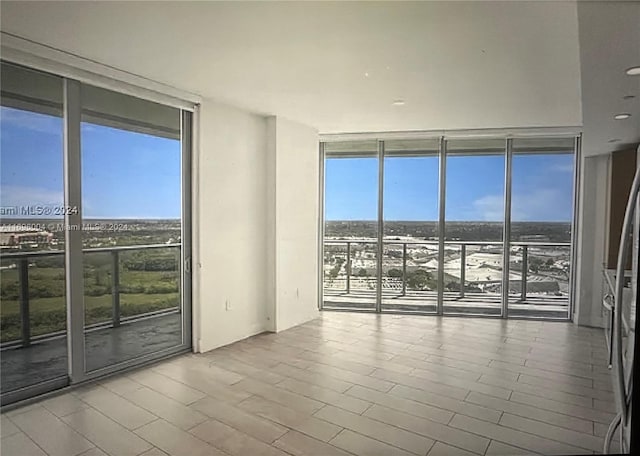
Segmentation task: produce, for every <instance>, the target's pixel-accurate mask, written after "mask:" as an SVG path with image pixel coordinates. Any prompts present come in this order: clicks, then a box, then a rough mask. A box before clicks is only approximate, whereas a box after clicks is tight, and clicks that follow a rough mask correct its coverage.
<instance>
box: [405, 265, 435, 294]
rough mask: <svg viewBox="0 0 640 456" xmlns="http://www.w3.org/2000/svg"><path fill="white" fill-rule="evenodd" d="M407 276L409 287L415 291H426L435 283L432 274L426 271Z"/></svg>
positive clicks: (420, 270)
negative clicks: (431, 283) (430, 284)
mask: <svg viewBox="0 0 640 456" xmlns="http://www.w3.org/2000/svg"><path fill="white" fill-rule="evenodd" d="M407 276H408V277H407V286H408V287H409V288H412V289H414V290H424V289H426V288H427V287H428V285H429V283H430V282H432V281H433V277H432V275H431V273H430V272H428V271H425V270H424V269H418V270H417V271H415V272H413V273H411V274H407Z"/></svg>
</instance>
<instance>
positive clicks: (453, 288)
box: [446, 281, 460, 291]
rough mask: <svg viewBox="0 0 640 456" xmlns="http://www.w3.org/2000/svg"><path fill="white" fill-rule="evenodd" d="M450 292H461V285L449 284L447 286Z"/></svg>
mask: <svg viewBox="0 0 640 456" xmlns="http://www.w3.org/2000/svg"><path fill="white" fill-rule="evenodd" d="M446 288H447V290H449V291H460V284H459V283H458V282H453V281H452V282H449V283H448V284H447V286H446Z"/></svg>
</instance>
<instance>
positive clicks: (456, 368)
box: [1, 312, 615, 456]
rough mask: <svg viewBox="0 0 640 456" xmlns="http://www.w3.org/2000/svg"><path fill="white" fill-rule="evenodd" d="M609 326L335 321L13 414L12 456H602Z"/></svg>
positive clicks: (329, 318) (329, 317)
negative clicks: (606, 328) (599, 455)
mask: <svg viewBox="0 0 640 456" xmlns="http://www.w3.org/2000/svg"><path fill="white" fill-rule="evenodd" d="M603 337H604V336H603V332H602V330H598V329H592V328H585V327H577V326H575V325H573V324H570V323H557V322H541V321H523V320H497V319H481V318H452V317H449V318H442V317H420V316H400V315H373V314H362V313H341V312H336V313H331V312H324V313H323V314H322V316H321V317H320V318H319V319H317V320H314V321H311V322H309V323H306V324H303V325H301V326H298V327H295V328H292V329H289V330H287V331H284V332H281V333H279V334H262V335H258V336H255V337H252V338H249V339H247V340H244V341H241V342H238V343H235V344H233V345H230V346H228V347H224V348H220V349H218V350H214V351H211V352H208V353H205V354H201V355H185V356H181V357H178V358H173V359H171V360H168V361H165V362H162V363H159V364H156V365H154V366H152V367H148V368H144V369H141V370H138V371H135V372H133V373H129V374H125V375H121V376H119V377H115V378H111V379H108V380H106V381H103V382H100V383H99V384H96V385H90V386H85V387H82V388H79V389H75V390H72V391H71V392H68V393H65V394H62V395H59V396H56V397H54V398H50V399H46V400H43V401H40V402H38V403H35V404H31V405H28V406H25V407H22V408H19V409H15V410H12V411H9V412H7V413H5V414H3V415H2V424H1V429H2V455H3V456H29V455H51V456H57V455H60V456H74V455H83V456H87V455H92V456H96V455H105V454H106V455H111V456H127V455H131V456H136V455H145V456H151V455H154V456H157V455H172V456H198V455H232V456H254V455H256V456H278V455H280V456H285V455H287V454H289V455H318V456H319V455H351V454H354V455H362V456H365V455H366V456H368V455H381V456H392V455H404V456H408V455H423V456H424V455H429V456H440V455H510V454H512V455H516V454H592V453H597V452H600V451H601V450H602V444H603V436H604V433H605V432H606V428H607V426H608V424H609V422H610V421H611V419H612V418H613V416H614V413H613V412H614V408H615V407H614V402H613V393H612V392H611V390H612V388H611V382H610V373H609V371H608V370H607V367H606V361H605V357H606V352H605V342H604V338H603Z"/></svg>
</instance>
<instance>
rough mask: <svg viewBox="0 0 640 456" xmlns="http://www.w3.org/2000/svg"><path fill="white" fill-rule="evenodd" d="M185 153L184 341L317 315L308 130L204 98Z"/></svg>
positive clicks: (314, 148) (210, 339)
mask: <svg viewBox="0 0 640 456" xmlns="http://www.w3.org/2000/svg"><path fill="white" fill-rule="evenodd" d="M198 131H199V132H198V133H197V135H198V138H199V144H198V148H197V149H198V151H197V158H196V160H195V163H194V182H196V185H197V188H196V189H195V190H194V197H195V200H194V207H195V209H196V212H195V214H194V265H195V266H194V296H193V308H194V309H193V313H194V350H195V351H198V352H203V351H207V350H211V349H213V348H216V347H219V346H222V345H226V344H229V343H232V342H235V341H237V340H240V339H243V338H245V337H249V336H251V335H254V334H258V333H260V332H263V331H274V330H275V331H281V330H283V329H286V328H289V327H291V326H294V325H296V324H300V323H302V322H304V321H308V320H310V319H312V318H315V317H317V315H318V309H317V307H318V302H317V280H318V250H317V235H318V233H317V231H318V230H317V227H318V221H317V220H318V219H317V217H318V133H317V131H316V130H314V129H312V128H310V127H307V126H304V125H301V124H297V123H294V122H289V121H286V120H283V119H280V118H275V117H271V118H265V117H262V116H258V115H254V114H251V113H248V112H245V111H242V110H240V109H236V108H233V107H229V106H225V105H222V104H219V103H216V102H213V101H211V100H205V101H204V102H203V103H202V106H201V109H200V121H199V125H198Z"/></svg>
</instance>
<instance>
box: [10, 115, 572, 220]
mask: <svg viewBox="0 0 640 456" xmlns="http://www.w3.org/2000/svg"><path fill="white" fill-rule="evenodd" d="M572 170H573V156H571V155H529V156H526V155H516V156H515V157H514V162H513V195H512V220H513V221H565V222H568V221H570V220H571V205H572V178H573V174H572V173H573V171H572ZM82 171H83V173H82V185H83V205H84V208H83V211H84V212H83V216H84V217H86V218H179V217H180V208H181V204H180V143H179V141H176V140H171V139H165V138H158V137H154V136H150V135H145V134H140V133H133V132H127V131H122V130H117V129H113V128H109V127H103V126H98V125H93V124H83V125H82ZM377 176H378V164H377V159H376V158H362V159H330V160H327V162H326V168H325V178H326V189H325V198H326V199H325V214H326V218H327V220H376V219H377V182H378V177H377ZM503 193H504V158H503V157H501V156H475V157H474V156H453V157H450V158H449V159H448V160H447V204H446V206H445V208H446V217H447V220H456V221H479V220H487V221H500V220H501V219H502V213H503V198H504V197H503ZM0 203H1V205H2V206H3V207H7V206H29V205H62V203H63V175H62V119H61V118H58V117H52V116H47V115H43V114H35V113H31V112H25V111H19V110H15V109H11V108H7V107H2V108H0ZM384 203H385V204H384V206H385V207H384V212H385V220H427V221H435V220H437V219H438V159H437V158H436V157H419V158H413V157H411V158H409V157H407V158H387V159H385V185H384Z"/></svg>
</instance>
